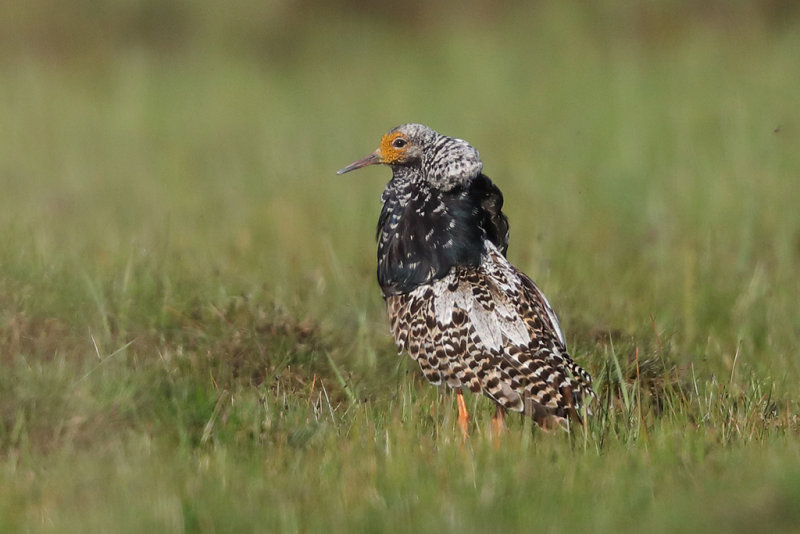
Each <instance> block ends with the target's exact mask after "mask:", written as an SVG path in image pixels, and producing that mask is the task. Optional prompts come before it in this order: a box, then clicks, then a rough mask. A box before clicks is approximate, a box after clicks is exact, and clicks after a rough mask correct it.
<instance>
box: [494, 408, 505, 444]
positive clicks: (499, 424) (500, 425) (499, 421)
mask: <svg viewBox="0 0 800 534" xmlns="http://www.w3.org/2000/svg"><path fill="white" fill-rule="evenodd" d="M505 421H506V409H505V408H503V407H502V406H500V405H499V404H498V405H497V408H496V409H495V412H494V415H493V416H492V441H494V445H495V447H499V446H500V435H501V434H502V433H503V429H505V427H506V423H505Z"/></svg>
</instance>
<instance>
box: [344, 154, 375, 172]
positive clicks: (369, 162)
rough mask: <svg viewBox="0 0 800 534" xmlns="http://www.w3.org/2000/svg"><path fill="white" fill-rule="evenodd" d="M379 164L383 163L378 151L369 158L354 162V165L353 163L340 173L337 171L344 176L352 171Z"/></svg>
mask: <svg viewBox="0 0 800 534" xmlns="http://www.w3.org/2000/svg"><path fill="white" fill-rule="evenodd" d="M378 163H382V161H381V154H380V152H379V151H377V150H376V151H375V152H373V153H372V154H370V155H369V156H367V157H365V158H361V159H360V160H358V161H354V162H353V163H351V164H350V165H348V166H347V167H344V168H342V169H339V170H338V171H336V174H344V173H346V172H350V171H354V170H356V169H360V168H361V167H366V166H367V165H376V164H378Z"/></svg>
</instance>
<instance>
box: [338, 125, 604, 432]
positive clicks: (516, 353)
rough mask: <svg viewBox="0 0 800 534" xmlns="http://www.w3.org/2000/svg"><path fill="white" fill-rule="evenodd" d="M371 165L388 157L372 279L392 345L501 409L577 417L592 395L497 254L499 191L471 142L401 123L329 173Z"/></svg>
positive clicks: (554, 329)
mask: <svg viewBox="0 0 800 534" xmlns="http://www.w3.org/2000/svg"><path fill="white" fill-rule="evenodd" d="M375 163H384V164H388V165H390V166H391V167H392V180H391V181H390V182H389V183H388V184H387V187H386V190H385V191H384V193H383V196H382V198H381V200H382V202H383V209H382V210H381V216H380V219H379V222H378V281H379V283H380V285H381V289H382V290H383V294H384V297H385V299H386V304H387V308H388V311H389V318H390V322H391V331H392V334H393V335H394V338H395V341H396V343H397V346H398V348H399V349H400V350H401V351H402V350H405V351H406V352H408V354H409V355H410V356H411V357H412V358H413V359H414V360H416V361H417V363H418V364H419V366H420V369H421V370H422V372H423V374H424V375H425V377H426V378H427V379H428V380H429V381H430V382H431V383H432V384H436V385H439V384H442V383H446V384H447V385H448V386H449V387H451V388H454V389H456V390H457V391H459V392H460V391H461V389H462V388H469V389H470V390H471V391H473V392H475V393H478V392H481V393H483V394H484V395H486V396H488V397H490V398H491V399H492V400H494V401H495V402H496V403H497V405H498V406H499V407H501V408H500V410H501V413H502V411H503V410H505V409H509V410H514V411H518V412H524V413H526V414H529V415H530V416H531V417H533V419H534V420H535V421H536V422H537V423H539V424H541V425H545V426H549V425H550V423H552V422H561V423H566V422H568V421H569V418H570V416H571V415H572V416H575V417H578V418H579V416H580V414H579V411H578V410H579V408H580V407H581V406H582V405H583V404H584V403H585V402H587V401H588V399H591V398H592V397H593V396H594V392H593V391H592V388H591V377H590V376H589V374H588V373H586V371H584V370H583V369H581V368H580V367H579V366H578V365H577V364H576V363H575V362H573V361H572V360H571V359H570V357H569V355H568V354H567V351H566V344H565V341H564V337H563V335H562V333H561V329H560V326H559V324H558V319H557V318H556V315H555V313H554V312H553V310H552V308H551V307H550V304H549V303H548V301H547V299H546V298H545V297H544V295H543V294H542V292H541V291H540V290H539V288H538V287H537V286H536V284H535V283H534V282H533V281H532V280H531V279H530V278H528V277H527V276H526V275H525V274H524V273H522V272H521V271H519V270H518V269H517V268H515V267H514V266H513V265H511V264H510V263H509V262H508V260H507V259H506V257H505V253H506V249H507V247H508V221H507V219H506V217H505V215H504V214H503V213H502V211H501V210H502V206H503V197H502V194H501V193H500V190H499V189H498V188H497V187H496V186H495V185H494V184H493V183H492V181H491V180H489V178H487V177H486V176H485V175H484V174H482V172H481V171H482V163H481V161H480V158H479V156H478V152H477V151H476V150H475V149H474V148H472V147H471V146H470V145H469V144H468V143H466V142H465V141H462V140H460V139H453V138H450V137H447V136H443V135H440V134H438V133H436V132H434V131H433V130H431V129H430V128H428V127H426V126H422V125H419V124H406V125H403V126H399V127H398V128H395V129H393V130H392V131H390V132H389V133H388V134H386V136H384V138H383V140H382V142H381V147H380V148H379V149H378V150H377V151H376V152H375V153H373V154H371V155H370V156H367V157H366V158H364V159H362V160H359V161H357V162H355V163H353V164H352V165H350V166H348V167H345V168H344V169H342V170H341V171H339V173H340V174H341V173H343V172H348V171H350V170H353V169H357V168H360V167H363V166H366V165H370V164H375ZM462 406H463V403H461V402H460V403H459V411H460V412H461V411H462ZM460 417H463V418H466V411H465V409H464V411H463V414H461V415H460ZM465 425H466V422H465V421H464V426H463V427H462V430H465V428H466V426H465Z"/></svg>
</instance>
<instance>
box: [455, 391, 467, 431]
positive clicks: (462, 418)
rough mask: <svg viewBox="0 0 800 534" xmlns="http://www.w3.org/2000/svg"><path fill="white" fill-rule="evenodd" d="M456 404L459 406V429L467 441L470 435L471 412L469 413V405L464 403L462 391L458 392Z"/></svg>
mask: <svg viewBox="0 0 800 534" xmlns="http://www.w3.org/2000/svg"><path fill="white" fill-rule="evenodd" d="M456 403H457V404H458V427H459V428H460V429H461V435H462V436H464V439H467V436H468V435H469V431H468V430H469V412H467V405H466V404H465V403H464V394H463V393H462V392H461V390H460V389H458V390H456Z"/></svg>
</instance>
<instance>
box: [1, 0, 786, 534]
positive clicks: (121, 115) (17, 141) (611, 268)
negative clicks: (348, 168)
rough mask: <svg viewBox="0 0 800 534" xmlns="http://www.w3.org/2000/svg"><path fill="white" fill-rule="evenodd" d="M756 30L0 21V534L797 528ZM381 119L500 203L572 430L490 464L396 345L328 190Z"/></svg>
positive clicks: (303, 14)
mask: <svg viewBox="0 0 800 534" xmlns="http://www.w3.org/2000/svg"><path fill="white" fill-rule="evenodd" d="M22 5H23V4H20V6H22ZM31 5H33V4H31ZM44 5H45V4H44V3H42V4H41V5H40V6H39V7H42V6H44ZM88 5H89V4H87V6H88ZM487 5H488V4H487ZM714 5H716V4H714ZM764 5H766V4H764ZM769 5H770V6H772V7H771V8H770V9H772V11H770V10H769V9H766V8H764V10H763V11H761V10H760V9H761V8H758V7H756V5H755V4H753V5H751V4H749V3H746V2H743V3H740V4H737V6H736V7H725V6H724V5H723V4H719V5H716V8H715V9H711V10H709V11H704V12H701V13H698V12H694V11H691V9H690V6H689V5H688V4H686V5H684V4H681V3H679V2H676V3H669V2H664V3H653V4H652V5H650V6H649V7H644V8H630V7H626V6H624V5H622V4H617V3H613V2H609V3H605V4H604V5H603V6H602V7H597V8H593V9H592V10H589V9H588V8H584V7H581V6H579V5H578V4H571V3H560V4H554V5H549V4H547V3H539V4H536V5H534V6H530V7H529V6H523V5H521V4H520V5H517V6H515V7H509V8H506V9H505V10H504V11H500V12H496V11H492V10H487V8H486V5H484V4H482V3H481V2H473V3H471V4H470V10H467V11H465V12H464V13H462V14H459V15H456V16H449V15H448V13H446V12H445V11H444V8H437V7H427V8H420V9H422V11H421V12H420V13H421V15H420V16H418V17H416V16H413V15H410V14H409V15H408V16H407V17H403V18H402V20H401V21H399V22H397V20H396V19H392V17H390V16H389V15H391V14H392V13H391V12H386V11H384V10H383V9H384V8H375V10H371V9H367V8H365V7H364V6H362V9H360V10H359V11H358V12H356V11H355V10H352V9H351V7H350V6H349V5H348V4H346V3H339V4H330V5H328V6H327V7H325V8H320V9H319V10H318V11H310V10H309V11H303V8H296V9H293V8H291V7H288V6H286V5H279V4H277V3H274V4H269V5H263V6H262V5H261V4H255V3H253V4H252V5H251V4H249V3H242V5H241V6H240V7H239V8H238V10H230V11H229V10H228V9H221V8H219V7H218V6H216V5H215V4H214V3H213V2H210V0H209V2H208V3H207V4H203V6H204V7H205V8H206V9H200V8H198V7H195V5H191V6H190V5H188V4H186V5H185V4H182V3H180V2H175V3H169V4H166V3H165V4H164V6H167V7H159V6H156V5H155V4H153V5H150V4H147V3H142V4H121V3H120V4H113V5H111V7H109V8H108V10H106V11H103V12H102V13H100V14H98V15H97V16H98V17H99V21H100V22H102V23H103V24H89V23H88V22H87V19H86V17H87V16H88V15H87V13H84V12H82V11H81V9H83V7H81V6H82V4H76V5H75V6H73V7H71V8H70V7H64V6H61V4H59V6H61V7H60V8H59V9H61V10H67V11H59V10H58V9H56V8H53V10H54V11H53V13H52V17H54V18H52V20H51V19H49V18H47V17H46V16H44V15H42V13H40V12H39V11H36V10H35V9H34V8H33V7H29V8H24V7H19V8H14V10H15V11H13V12H11V13H10V14H11V15H12V16H13V17H12V18H10V19H9V18H5V19H4V20H5V22H3V23H2V24H3V25H4V26H2V27H3V29H4V31H3V32H0V33H2V34H3V35H4V37H3V38H2V40H0V76H2V79H3V83H2V84H0V116H1V117H3V120H2V127H0V183H2V192H3V194H2V195H0V228H3V232H2V234H0V532H59V533H64V532H66V533H68V532H109V531H113V532H142V531H147V530H150V531H154V532H248V531H249V532H276V531H283V532H295V531H299V532H315V531H328V532H353V531H400V532H418V531H423V532H425V531H443V530H444V531H456V530H458V531H464V532H485V531H490V530H491V531H511V530H512V529H514V530H519V529H526V530H531V529H536V530H542V531H547V532H565V531H594V532H609V531H632V532H639V531H650V532H697V531H708V530H712V529H714V530H724V531H729V532H746V531H753V530H756V531H768V532H780V531H785V532H791V531H796V530H797V528H798V525H800V512H799V511H798V507H797V505H796V503H797V502H798V501H800V468H798V467H797V466H798V465H800V462H798V460H800V440H798V437H800V421H798V411H799V409H800V406H798V398H800V396H799V395H798V392H797V387H796V385H797V384H798V381H799V380H800V364H798V361H800V359H798V356H799V354H798V348H797V344H798V333H799V331H798V325H800V311H799V309H798V307H797V301H798V297H800V278H798V277H797V271H798V268H799V267H800V215H798V211H797V206H798V205H799V204H800V181H798V179H797V177H798V176H800V155H799V154H800V152H798V150H797V146H798V142H799V141H800V120H799V119H798V117H800V104H798V100H797V97H796V95H797V94H800V69H798V66H797V56H798V52H800V38H798V35H800V33H798V31H797V30H798V27H800V21H798V20H797V18H796V17H794V16H788V15H787V16H785V17H782V16H776V15H775V14H776V13H778V14H780V11H779V7H780V6H779V3H771V4H769ZM776 6H777V7H776ZM51 7H52V6H51ZM84 7H86V6H84ZM9 9H10V8H9ZM70 9H71V11H69V10H70ZM87 9H88V8H87ZM159 9H165V10H166V11H165V12H163V13H162V12H161V11H159ZM306 9H310V8H306ZM787 9H788V8H787ZM154 14H155V15H154ZM151 16H152V17H151ZM14 17H16V18H14ZM126 17H129V18H126ZM170 17H172V18H170ZM9 20H14V21H15V22H8V21H9ZM56 20H62V21H67V22H68V23H65V24H64V25H59V24H57V23H56V22H53V21H56ZM164 20H166V21H173V22H175V24H178V23H177V21H182V22H181V23H180V26H179V27H178V26H174V27H173V26H167V27H166V29H165V28H164V27H162V26H159V24H156V23H155V22H153V21H164ZM48 21H49V22H48ZM393 21H394V22H393ZM123 28H124V29H126V30H125V31H123ZM55 29H58V31H56V30H55ZM173 29H174V32H173ZM408 121H422V122H425V123H428V124H430V125H431V126H433V127H434V128H437V129H439V130H440V131H443V132H445V133H448V134H453V135H457V136H460V137H464V138H466V139H468V140H470V141H471V142H472V143H473V144H474V145H475V146H476V147H478V148H479V150H480V151H481V154H482V157H483V160H484V163H485V170H486V172H487V173H488V174H489V175H490V176H491V177H492V178H493V179H495V181H496V182H497V183H498V184H499V185H500V187H501V188H502V189H503V191H504V192H505V195H506V212H507V213H508V215H509V216H510V218H511V224H512V234H511V248H510V257H511V259H512V261H513V262H514V263H515V264H517V265H518V266H520V267H521V268H523V270H525V271H526V272H528V273H529V274H531V275H532V276H533V277H534V278H535V279H536V280H537V281H538V282H539V284H540V285H541V286H542V287H543V289H544V290H545V292H546V293H547V294H548V296H549V298H550V300H551V301H552V302H553V303H554V305H555V307H556V309H557V311H558V312H559V315H560V317H561V319H562V326H563V327H564V331H565V332H566V334H567V338H568V343H569V346H570V350H571V353H572V354H573V355H574V356H575V357H576V359H577V360H579V361H580V362H581V363H582V364H584V366H585V367H586V368H588V369H589V371H590V372H591V373H592V375H593V376H594V377H595V381H596V389H597V391H598V393H599V395H600V400H599V403H598V406H597V407H596V409H595V412H596V413H595V416H594V417H593V418H592V419H591V420H590V422H589V424H588V425H587V426H586V427H585V428H576V429H575V430H574V431H573V432H572V433H571V434H566V433H560V432H551V433H545V432H542V431H540V430H538V429H532V428H530V424H529V423H528V422H526V421H522V420H520V419H518V418H516V417H512V418H510V419H509V429H508V432H507V433H506V434H505V436H504V438H503V442H502V444H501V446H500V447H499V448H497V449H495V447H494V445H493V444H492V443H491V440H490V438H489V436H488V423H489V418H490V415H491V413H492V411H493V408H492V406H491V405H490V403H489V402H488V401H486V400H484V399H480V398H475V397H472V396H470V397H469V398H468V402H469V404H470V407H471V409H472V412H473V414H474V417H473V419H472V428H471V431H472V435H471V438H470V440H469V441H468V442H467V443H466V444H462V442H461V441H460V437H459V432H458V429H457V425H456V422H455V401H454V398H453V397H452V396H451V395H450V394H449V393H448V392H446V391H437V390H435V389H434V388H432V387H430V386H428V385H427V384H425V383H423V380H422V379H421V378H420V377H419V375H418V374H417V372H416V370H415V369H414V367H413V366H412V365H411V363H410V362H408V361H407V358H404V357H398V356H397V355H396V354H395V350H394V346H393V343H392V342H391V340H390V339H389V336H388V331H387V324H386V320H385V315H384V310H383V303H382V301H381V298H380V295H379V290H378V288H377V284H376V283H375V280H374V268H375V266H374V262H375V259H374V255H375V251H374V247H375V244H374V241H373V237H374V224H375V221H376V219H377V212H378V209H379V204H378V198H379V195H380V191H381V190H382V187H383V185H384V183H385V180H386V179H387V178H388V171H387V170H385V169H384V170H378V169H374V170H371V171H370V170H365V171H362V173H361V174H358V175H352V176H350V175H348V176H346V177H336V176H335V175H334V174H333V173H334V172H335V170H336V169H338V168H340V167H341V166H343V165H344V164H346V163H349V162H350V161H352V160H354V159H356V158H357V157H360V156H362V155H364V154H366V153H367V152H369V151H371V150H372V149H373V148H374V145H375V144H376V143H377V141H378V139H379V136H380V135H381V134H382V133H383V132H384V131H385V130H387V129H388V128H389V127H391V126H394V125H396V124H398V123H401V122H408Z"/></svg>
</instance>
